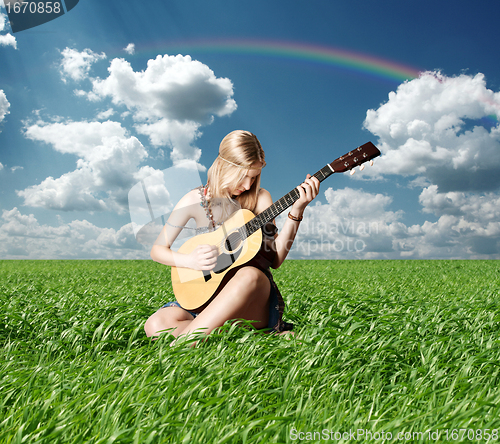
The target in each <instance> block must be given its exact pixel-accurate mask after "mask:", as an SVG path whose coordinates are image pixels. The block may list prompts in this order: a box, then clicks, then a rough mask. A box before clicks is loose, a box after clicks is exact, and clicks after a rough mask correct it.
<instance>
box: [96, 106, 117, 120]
mask: <svg viewBox="0 0 500 444" xmlns="http://www.w3.org/2000/svg"><path fill="white" fill-rule="evenodd" d="M113 114H115V110H114V109H113V108H108V109H107V110H106V111H101V112H100V113H99V114H97V116H96V119H98V120H107V119H109V118H110V117H111V116H112V115H113Z"/></svg>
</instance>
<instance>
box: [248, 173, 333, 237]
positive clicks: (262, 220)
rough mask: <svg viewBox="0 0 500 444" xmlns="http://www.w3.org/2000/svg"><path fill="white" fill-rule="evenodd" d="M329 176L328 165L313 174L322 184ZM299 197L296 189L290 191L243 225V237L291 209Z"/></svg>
mask: <svg viewBox="0 0 500 444" xmlns="http://www.w3.org/2000/svg"><path fill="white" fill-rule="evenodd" d="M331 174H333V171H332V169H331V168H330V166H329V165H326V166H324V167H323V168H321V169H320V170H319V171H318V172H317V173H316V174H314V177H316V178H317V179H318V180H319V181H320V182H322V181H323V180H325V179H326V178H327V177H328V176H330V175H331ZM299 197H300V194H299V191H298V190H297V188H294V189H293V190H292V191H290V192H289V193H287V194H285V195H284V196H283V197H282V198H281V199H279V200H277V201H276V202H274V203H273V204H272V205H271V206H270V207H268V208H267V209H265V210H264V211H263V212H262V213H260V214H258V215H257V216H255V217H254V218H253V219H252V220H250V221H248V222H247V223H246V224H245V226H244V227H243V228H244V230H245V236H246V237H248V236H250V235H251V234H253V233H255V232H256V231H257V230H258V229H260V228H262V227H263V226H264V225H266V224H267V223H268V222H271V221H272V220H273V219H274V218H275V217H276V216H279V215H280V214H281V213H283V211H285V210H286V209H287V208H288V207H291V206H292V205H293V204H294V203H295V202H296V201H297V200H299Z"/></svg>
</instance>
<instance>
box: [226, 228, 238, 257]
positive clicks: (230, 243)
mask: <svg viewBox="0 0 500 444" xmlns="http://www.w3.org/2000/svg"><path fill="white" fill-rule="evenodd" d="M240 245H241V234H240V232H239V231H235V232H233V233H231V234H230V235H229V236H228V237H227V238H226V242H224V248H225V249H226V251H227V252H231V251H236V250H237V249H238V248H239V247H240Z"/></svg>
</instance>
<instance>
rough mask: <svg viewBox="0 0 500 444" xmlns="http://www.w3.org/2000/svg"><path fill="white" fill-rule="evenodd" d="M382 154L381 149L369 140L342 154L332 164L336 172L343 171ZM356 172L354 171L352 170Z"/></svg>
mask: <svg viewBox="0 0 500 444" xmlns="http://www.w3.org/2000/svg"><path fill="white" fill-rule="evenodd" d="M377 156H380V151H379V149H378V148H377V147H376V146H375V145H374V144H373V143H371V142H367V143H365V144H364V145H361V146H359V147H358V148H356V149H354V150H352V151H349V152H348V153H347V154H344V155H343V156H340V157H339V158H338V159H336V160H334V161H333V162H332V163H331V164H330V166H331V167H332V169H333V170H334V171H335V172H336V173H343V172H344V171H349V170H352V169H353V168H354V167H357V166H358V165H361V164H362V163H365V162H368V161H369V160H372V159H374V158H375V157H377ZM351 173H354V171H351Z"/></svg>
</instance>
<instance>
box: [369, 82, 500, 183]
mask: <svg viewBox="0 0 500 444" xmlns="http://www.w3.org/2000/svg"><path fill="white" fill-rule="evenodd" d="M491 115H495V116H496V118H500V92H496V93H495V92H493V91H491V90H489V89H487V88H486V81H485V79H484V76H483V75H482V74H477V75H476V76H468V75H465V74H463V75H460V76H457V77H446V76H444V75H442V74H440V73H431V72H428V73H424V74H423V75H422V76H421V77H420V78H418V79H414V80H412V81H409V82H405V83H403V84H402V85H400V86H399V87H398V89H397V91H396V92H391V93H390V94H389V100H388V101H387V102H386V103H385V104H383V105H381V106H380V107H379V108H378V109H377V110H369V111H368V112H367V115H366V120H365V123H364V126H365V127H366V128H367V129H368V130H369V131H371V132H372V133H373V134H375V135H376V136H377V137H378V138H379V142H378V146H379V148H380V150H381V151H382V153H383V157H382V158H381V159H380V160H379V161H378V167H377V169H376V170H372V171H370V173H372V175H375V174H377V173H378V174H380V175H383V174H399V175H404V176H418V177H424V178H426V179H428V180H429V182H430V183H432V184H436V185H438V187H439V190H440V191H441V192H448V191H491V190H494V189H497V188H498V186H500V127H499V125H498V122H495V123H496V124H495V125H494V126H493V127H492V128H489V127H488V125H487V124H485V122H484V120H485V119H488V118H489V116H491ZM481 119H483V120H481Z"/></svg>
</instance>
